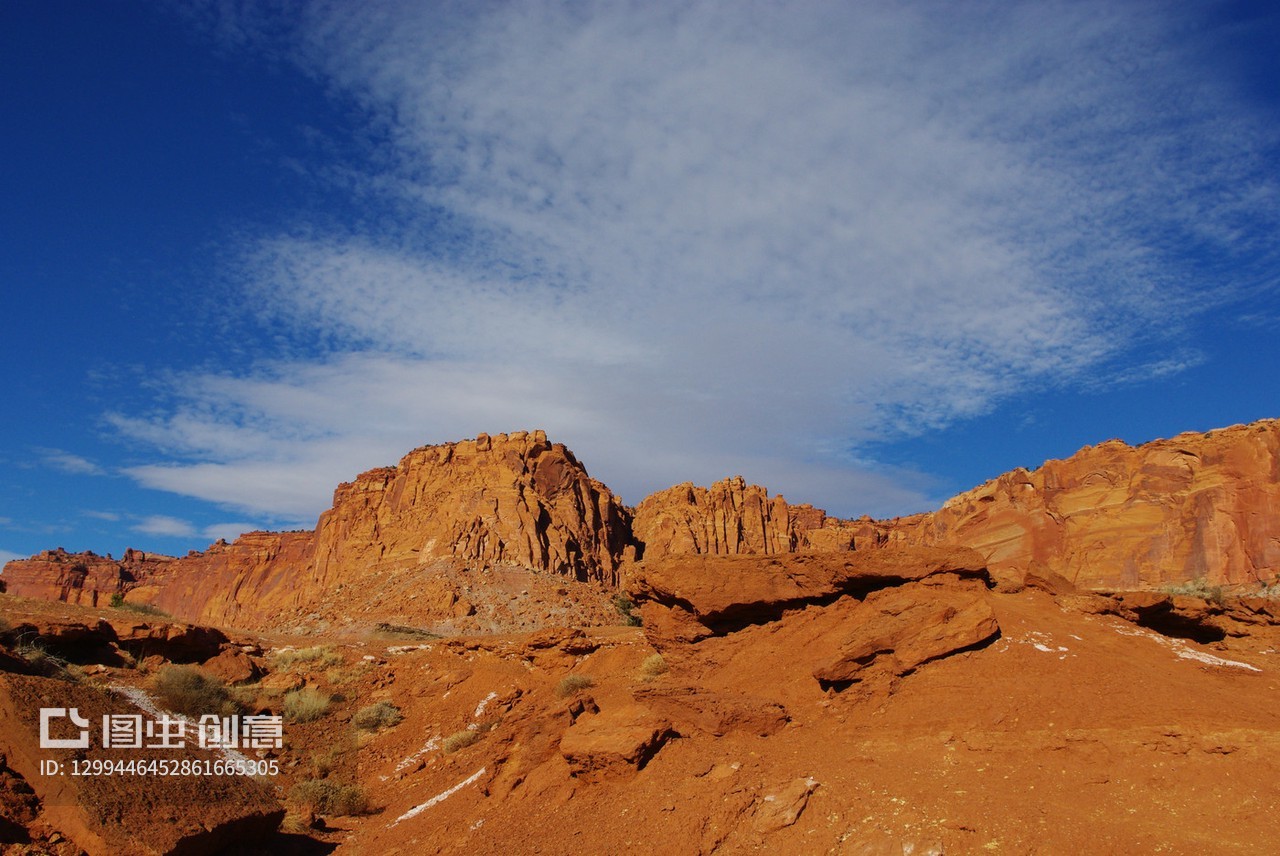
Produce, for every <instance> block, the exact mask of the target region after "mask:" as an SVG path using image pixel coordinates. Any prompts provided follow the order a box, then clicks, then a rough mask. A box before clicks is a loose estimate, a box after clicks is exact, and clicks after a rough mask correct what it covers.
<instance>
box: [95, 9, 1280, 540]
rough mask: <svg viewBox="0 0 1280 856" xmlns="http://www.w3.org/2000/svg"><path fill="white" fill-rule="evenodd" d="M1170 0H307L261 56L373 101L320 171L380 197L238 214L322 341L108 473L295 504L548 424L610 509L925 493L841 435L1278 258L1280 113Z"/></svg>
mask: <svg viewBox="0 0 1280 856" xmlns="http://www.w3.org/2000/svg"><path fill="white" fill-rule="evenodd" d="M210 8H213V7H210ZM1160 9H1161V11H1160V13H1159V14H1153V13H1151V11H1150V10H1149V9H1147V8H1145V7H1135V6H1132V5H1124V4H1104V3H1087V2H1086V3H1076V2H1073V3H1065V2H1064V3H1041V2H1037V3H1026V4H989V5H981V6H973V5H971V4H967V5H965V6H957V7H951V8H939V7H938V6H936V5H932V4H928V5H926V4H916V3H896V4H895V3H889V4H875V5H871V4H843V3H831V4H821V3H814V4H785V5H784V4H772V3H760V4H737V3H735V4H715V3H708V4H696V5H693V6H688V5H685V4H666V3H652V4H635V5H623V4H593V3H585V4H580V3H574V4H559V3H550V2H548V3H532V4H512V5H504V6H492V7H491V6H486V7H485V8H484V9H483V10H477V9H475V8H473V7H471V6H457V7H454V6H450V7H446V8H441V7H440V6H438V5H435V4H432V5H430V6H423V5H420V4H398V3H388V4H382V5H379V6H377V7H374V8H369V7H366V6H359V7H357V6H352V5H350V4H343V3H316V4H308V6H307V8H306V11H305V13H304V14H303V15H302V16H301V17H300V19H299V20H301V21H302V23H301V24H300V25H299V26H297V27H296V28H295V29H293V30H292V32H290V33H288V35H287V36H286V37H285V40H284V41H283V42H274V43H272V46H271V47H272V49H273V50H277V51H282V50H283V51H288V52H291V55H292V56H293V57H294V58H295V59H296V61H298V62H299V63H301V64H302V65H303V66H304V67H305V68H307V69H308V70H309V71H311V72H312V73H315V74H317V75H320V76H322V77H324V78H325V79H326V80H328V81H329V82H330V83H331V84H332V85H334V86H335V87H336V88H337V89H339V90H341V91H343V92H345V93H346V94H348V95H349V96H352V97H354V98H356V99H357V100H358V101H360V103H362V104H363V105H364V107H365V108H366V109H367V110H368V112H369V115H370V117H371V122H372V123H373V124H374V125H375V126H376V127H377V128H378V130H379V132H380V134H381V137H380V139H383V140H384V141H385V142H384V145H383V148H382V149H380V150H379V151H378V152H377V156H376V158H375V159H374V162H375V163H376V164H377V165H378V167H377V168H376V169H373V168H369V167H367V166H365V167H359V168H357V167H356V166H355V165H351V164H331V165H328V166H329V167H330V168H331V169H333V170H334V171H335V172H336V171H341V170H346V172H347V174H346V178H345V179H344V180H346V181H348V182H352V183H353V184H354V186H356V187H357V188H358V190H359V192H360V193H361V194H363V195H362V196H361V197H360V198H361V200H363V201H368V200H381V204H382V205H384V206H385V207H386V208H387V210H389V211H394V212H395V217H394V218H391V219H390V220H389V221H388V222H393V223H395V224H396V225H394V226H393V227H389V228H383V229H382V230H380V231H379V232H378V233H377V234H371V233H367V232H361V231H360V230H357V229H350V230H347V231H338V232H335V231H332V230H324V229H321V228H320V227H319V226H318V225H316V224H310V225H304V226H303V227H299V228H298V229H294V230H287V231H286V230H282V231H281V232H279V233H277V234H272V235H267V236H264V237H262V238H261V239H259V240H256V241H253V242H251V243H250V244H249V245H248V246H247V247H246V249H245V252H244V255H243V263H242V266H241V267H240V269H239V270H238V271H237V272H236V275H237V276H239V277H240V279H241V282H242V285H243V288H244V292H245V294H246V296H247V297H248V299H249V300H250V301H251V305H253V306H256V307H257V309H258V311H259V313H260V315H261V317H262V318H263V319H265V320H267V321H269V322H271V323H273V324H279V323H283V324H284V325H286V327H288V328H289V329H292V330H294V331H296V332H297V333H298V334H299V335H300V336H303V337H306V338H308V339H309V340H310V341H312V342H314V343H317V346H318V350H317V351H316V352H315V354H314V356H313V358H311V359H293V360H290V361H278V362H274V363H270V364H265V363H264V364H262V365H260V366H259V367H258V368H257V369H256V370H255V371H254V372H253V373H250V374H245V375H238V376H230V375H197V376H188V377H183V378H179V379H177V380H176V382H175V384H174V387H173V392H174V394H175V396H176V400H175V403H174V405H173V406H172V407H171V408H169V409H168V410H167V411H166V412H164V413H161V414H158V415H152V416H149V417H145V418H140V417H138V416H136V415H135V416H123V415H116V416H114V417H113V420H114V424H115V425H116V426H117V427H118V428H119V429H120V430H121V431H122V432H124V433H125V434H128V435H130V436H132V437H135V438H139V439H143V440H146V441H148V442H151V443H153V444H154V445H155V446H156V447H157V448H158V449H162V450H164V451H165V452H166V453H167V455H168V460H166V461H164V462H160V463H154V464H149V465H143V466H138V467H135V468H133V469H131V470H130V471H129V473H130V474H131V475H132V476H133V477H134V478H136V479H138V480H139V481H140V482H142V483H143V484H146V485H148V486H152V487H158V488H162V489H165V490H172V491H177V492H181V493H187V494H190V495H194V496H199V497H202V498H205V499H211V500H214V501H218V502H222V503H225V504H229V505H233V506H236V507H239V508H242V509H246V510H250V511H253V512H256V513H275V514H284V515H294V516H296V517H298V518H299V519H307V518H308V517H310V516H313V515H314V514H315V513H316V512H317V511H319V509H320V508H321V507H322V506H323V505H324V504H325V502H326V501H327V497H328V492H329V490H330V489H331V488H332V486H333V484H334V483H335V482H336V481H337V480H338V479H340V478H350V477H351V476H352V475H353V474H354V473H355V472H356V471H358V470H360V469H363V468H365V467H368V466H373V465H378V464H383V463H387V462H389V461H393V460H395V458H396V457H397V456H398V455H399V454H400V453H402V452H403V451H405V450H407V449H408V448H410V447H412V446H415V445H418V444H420V443H423V442H436V441H442V440H447V439H452V438H457V437H464V436H473V435H474V434H475V433H476V432H478V431H482V430H485V431H495V430H504V429H515V428H525V427H534V426H540V427H545V428H547V429H548V430H549V431H551V432H552V433H553V436H555V437H556V438H559V439H563V440H564V441H566V442H568V443H569V444H570V445H571V446H573V447H574V448H575V450H577V451H578V452H579V454H580V455H581V456H582V457H583V458H584V459H585V460H586V461H587V462H588V464H591V465H593V466H594V467H595V468H596V470H597V471H596V472H595V475H597V476H598V477H602V478H604V479H605V480H606V481H607V482H608V483H610V484H611V485H613V486H615V487H616V488H618V489H620V490H622V492H623V494H624V496H626V497H627V498H628V499H630V500H632V501H634V500H636V499H638V498H639V497H640V496H642V495H643V493H644V492H647V491H648V490H652V489H654V488H658V487H663V486H666V485H667V484H670V483H672V482H675V481H680V480H684V479H686V478H692V479H695V480H702V481H707V480H710V479H713V478H717V477H721V476H724V475H728V474H731V473H736V472H742V473H743V474H745V475H747V476H748V477H751V478H753V479H757V480H760V481H764V482H766V483H768V484H770V485H771V486H772V487H774V488H775V489H780V490H783V491H784V492H786V493H788V494H789V495H791V496H792V497H793V498H795V499H808V500H812V501H815V502H819V503H823V504H827V505H828V506H829V507H832V508H834V509H836V510H839V511H841V512H843V513H854V512H861V511H864V510H865V511H873V512H879V513H888V512H892V511H899V510H906V509H908V508H910V507H919V506H921V505H922V504H924V503H925V502H926V501H927V500H926V496H927V492H928V484H927V482H926V481H923V480H921V479H916V481H915V482H914V483H910V482H908V483H909V484H910V486H908V487H902V486H901V485H902V483H903V481H902V478H901V476H902V475H903V474H900V473H886V472H881V471H877V470H875V469H868V468H867V467H866V466H865V465H863V464H862V463H861V462H859V461H858V460H857V459H856V457H854V451H855V450H856V449H857V448H858V446H859V445H860V444H862V443H865V442H866V441H867V440H869V439H871V438H873V437H883V436H886V435H893V434H906V433H911V432H918V431H923V430H930V429H933V428H937V427H939V426H944V425H946V424H948V423H950V422H952V421H954V420H957V419H963V418H965V417H968V416H972V415H975V414H981V413H984V412H988V411H989V410H990V409H991V408H992V407H994V406H997V405H998V404H999V403H1000V402H1001V401H1003V400H1007V399H1008V398H1009V397H1010V396H1014V395H1016V394H1017V393H1018V392H1019V391H1021V390H1024V389H1027V388H1029V387H1033V386H1034V387H1038V388H1043V387H1044V386H1046V385H1048V386H1052V385H1057V384H1063V385H1086V386H1087V385H1090V384H1094V383H1097V382H1099V381H1098V380H1097V376H1098V375H1099V373H1101V376H1102V378H1103V380H1102V381H1101V382H1103V383H1106V382H1126V381H1128V380H1130V379H1131V376H1132V369H1131V366H1132V365H1133V364H1135V363H1146V364H1152V365H1155V366H1156V367H1157V368H1158V369H1159V370H1160V371H1165V372H1172V371H1177V370H1178V369H1179V367H1180V366H1181V365H1185V364H1186V363H1187V360H1184V359H1182V358H1178V359H1175V360H1164V361H1163V362H1159V359H1160V358H1159V357H1153V356H1151V354H1150V353H1148V350H1149V348H1148V346H1150V345H1152V344H1153V343H1157V344H1161V345H1163V344H1164V343H1167V342H1170V341H1177V340H1178V338H1179V337H1180V336H1181V335H1183V331H1184V326H1183V325H1184V324H1185V323H1186V322H1187V321H1188V320H1189V319H1191V318H1193V317H1194V316H1195V314H1196V313H1198V312H1201V311H1204V310H1205V309H1206V308H1211V307H1214V306H1220V305H1222V304H1224V303H1228V302H1230V301H1233V300H1237V299H1239V298H1240V297H1241V296H1243V295H1248V294H1250V293H1253V292H1254V291H1256V290H1257V289H1259V288H1264V287H1270V286H1272V285H1273V284H1274V280H1273V278H1272V277H1273V274H1272V273H1271V271H1273V270H1274V269H1275V267H1274V264H1273V263H1274V261H1275V250H1274V249H1273V241H1272V240H1271V236H1273V235H1274V234H1275V231H1276V227H1277V225H1280V224H1277V219H1278V218H1277V213H1276V212H1277V211H1280V205H1277V204H1276V203H1277V201H1280V195H1278V194H1277V186H1276V183H1275V181H1274V180H1273V179H1272V178H1271V177H1270V172H1269V171H1268V169H1267V168H1266V166H1265V163H1264V160H1263V154H1262V153H1263V152H1264V151H1265V150H1266V149H1267V148H1268V147H1269V146H1272V145H1274V143H1275V141H1276V140H1275V135H1274V133H1273V131H1272V130H1271V129H1270V127H1269V126H1268V125H1267V124H1266V123H1264V122H1260V121H1258V120H1256V119H1255V118H1254V117H1253V115H1252V113H1251V111H1250V109H1249V106H1248V105H1247V104H1246V103H1244V101H1243V96H1241V95H1240V94H1238V93H1236V92H1235V91H1233V90H1232V89H1231V88H1230V85H1229V83H1228V82H1227V81H1226V80H1225V79H1224V78H1222V77H1221V76H1220V75H1218V74H1217V72H1216V70H1215V69H1214V68H1213V67H1211V66H1210V65H1207V64H1206V62H1205V61H1204V57H1205V55H1206V51H1207V50H1208V49H1209V47H1210V46H1211V45H1210V43H1209V42H1208V41H1207V39H1208V38H1209V36H1206V34H1205V33H1204V32H1203V28H1202V27H1201V26H1200V24H1199V23H1198V22H1197V21H1196V20H1194V18H1193V16H1194V15H1195V14H1196V12H1195V10H1189V9H1187V8H1184V7H1183V6H1180V5H1173V4H1170V5H1168V6H1161V7H1160ZM221 20H222V23H221V24H220V26H221V28H222V30H223V32H224V33H232V34H234V35H235V40H236V41H237V42H238V43H241V44H245V43H254V38H255V35H254V34H255V32H258V31H257V30H255V27H257V26H259V24H260V23H261V22H254V21H250V20H246V19H243V18H223V19H221ZM272 32H273V33H275V35H276V36H279V31H278V30H272ZM257 38H258V39H259V41H258V42H257V44H259V45H262V44H263V42H262V41H261V39H262V38H263V37H262V36H261V33H260V32H258V35H257ZM282 46H283V47H282ZM380 222H381V221H380ZM1227 269H1229V270H1230V271H1231V275H1230V276H1217V277H1214V278H1212V279H1211V280H1210V279H1207V278H1206V277H1205V273H1206V271H1211V270H1212V271H1221V270H1227ZM1206 282H1212V283H1213V284H1212V285H1206ZM1166 350H1167V349H1166ZM1183 352H1185V353H1190V351H1188V350H1186V349H1182V350H1180V351H1179V353H1183Z"/></svg>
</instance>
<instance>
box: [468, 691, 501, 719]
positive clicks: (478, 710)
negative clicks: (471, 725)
mask: <svg viewBox="0 0 1280 856" xmlns="http://www.w3.org/2000/svg"><path fill="white" fill-rule="evenodd" d="M497 697H498V694H497V693H496V692H491V693H489V694H488V695H487V696H485V697H484V698H482V699H481V700H480V703H479V704H478V705H476V712H475V714H474V715H473V718H475V719H479V718H480V717H481V716H482V715H483V714H484V709H485V708H486V707H488V706H489V702H491V701H493V700H494V699H495V698H497Z"/></svg>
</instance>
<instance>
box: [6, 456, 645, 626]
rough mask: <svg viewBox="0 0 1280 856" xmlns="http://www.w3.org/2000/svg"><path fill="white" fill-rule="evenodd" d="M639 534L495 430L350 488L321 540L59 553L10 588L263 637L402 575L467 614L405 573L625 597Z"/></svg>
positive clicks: (556, 460)
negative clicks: (109, 603)
mask: <svg viewBox="0 0 1280 856" xmlns="http://www.w3.org/2000/svg"><path fill="white" fill-rule="evenodd" d="M630 532H631V529H630V512H629V511H628V510H627V509H626V507H624V506H623V505H622V504H621V502H619V501H618V500H617V498H616V497H614V496H613V494H612V493H610V492H609V490H608V488H606V487H604V486H603V485H601V484H600V483H599V482H597V481H595V480H594V479H592V478H591V477H590V476H589V475H588V474H587V471H586V469H585V468H584V467H583V466H582V464H581V463H579V462H578V460H577V459H576V458H575V457H574V456H573V453H572V452H570V451H569V450H568V449H567V448H565V447H564V446H563V445H562V444H559V443H550V442H548V441H547V438H546V434H545V433H543V432H542V431H534V432H523V431H521V432H513V433H511V434H509V435H508V434H497V435H495V436H492V437H490V436H488V435H484V434H482V435H480V436H479V437H477V438H476V439H474V440H464V441H462V442H458V443H447V444H443V445H439V446H427V447H423V448H420V449H415V450H414V451H412V452H410V453H409V454H408V455H406V456H405V457H404V458H403V459H402V460H401V461H400V463H399V465H398V466H395V467H385V468H381V469H376V470H371V471H369V472H366V473H363V474H361V475H360V476H359V477H358V478H356V480H355V481H354V482H350V483H345V484H342V485H339V486H338V488H337V490H336V491H335V492H334V500H333V507H332V508H330V509H329V510H328V511H326V512H324V514H322V515H321V516H320V520H319V522H318V523H317V524H316V528H315V530H314V531H310V532H308V531H304V532H250V533H247V534H245V535H243V536H241V537H240V538H238V539H237V540H236V541H235V542H234V543H232V544H226V543H224V542H219V543H217V544H214V545H213V546H211V547H210V548H209V549H208V550H206V551H205V552H203V553H192V554H191V555H189V556H185V557H182V558H179V559H170V558H169V557H161V558H158V559H157V558H155V557H151V558H146V557H142V554H140V553H137V552H136V551H129V553H127V554H126V558H125V560H123V561H115V560H112V559H110V558H104V557H98V556H95V555H94V554H91V553H82V554H69V553H66V552H65V551H48V552H46V553H42V554H40V555H38V556H36V557H33V558H32V559H27V560H22V561H16V562H10V563H9V564H8V565H6V567H5V574H4V581H5V584H6V587H7V590H8V592H9V593H11V594H17V595H22V596H27V597H40V598H46V599H53V600H72V601H75V602H79V601H81V600H84V602H86V603H89V602H92V601H93V600H94V599H96V598H98V597H100V596H101V595H102V594H108V595H109V594H112V593H116V592H122V593H124V592H127V593H128V595H129V600H134V601H139V602H144V603H151V604H153V605H155V606H157V607H159V608H161V609H163V610H165V611H166V612H169V613H171V614H173V615H175V616H180V617H183V618H186V619H190V620H197V621H202V622H206V623H211V624H220V625H229V626H240V627H246V628H252V627H263V626H271V625H273V624H274V623H275V622H277V621H278V620H281V618H282V617H284V616H299V615H303V614H305V613H307V611H308V610H314V609H318V608H320V607H321V606H323V605H325V604H328V605H329V606H331V607H332V606H333V605H334V604H335V603H339V602H340V601H342V600H343V599H344V598H345V599H346V602H347V603H351V602H352V592H356V593H358V594H367V593H368V592H369V590H370V589H376V588H377V587H378V586H381V585H386V583H387V581H388V579H389V578H391V577H393V576H397V575H398V577H399V579H400V583H401V584H402V587H412V588H413V589H414V590H413V591H409V592H407V593H406V594H405V595H404V598H405V599H412V598H417V597H418V596H419V595H420V594H421V595H423V598H422V602H421V603H420V604H416V606H421V607H422V609H420V610H418V611H419V612H428V613H429V612H430V611H431V609H432V608H433V607H439V609H438V610H437V611H439V612H441V613H442V614H458V613H465V612H466V611H467V606H466V604H465V602H464V601H463V599H462V598H461V597H460V596H459V594H458V593H457V592H456V591H454V590H453V589H452V588H451V587H450V586H445V585H434V586H433V585H430V584H428V583H427V581H425V580H418V581H416V582H415V581H413V580H412V579H409V580H405V577H406V575H408V576H410V577H412V576H413V575H414V572H415V571H417V570H418V569H420V568H422V569H428V566H431V567H433V568H436V567H445V566H448V567H453V568H456V567H462V568H469V569H471V570H486V569H488V568H489V567H490V566H492V565H495V564H504V565H514V566H520V567H524V568H529V569H533V570H536V571H542V572H547V573H549V574H552V575H558V576H561V577H567V578H570V579H575V580H579V581H587V580H590V581H593V582H597V583H600V584H602V585H604V586H606V587H612V586H615V585H616V584H617V571H618V567H619V565H620V564H621V563H622V561H623V559H624V558H626V557H627V556H632V555H634V549H633V548H631V547H630ZM144 559H145V561H144ZM417 576H420V577H429V576H431V574H429V573H427V574H418V575H417ZM437 582H438V581H437ZM330 611H332V610H330Z"/></svg>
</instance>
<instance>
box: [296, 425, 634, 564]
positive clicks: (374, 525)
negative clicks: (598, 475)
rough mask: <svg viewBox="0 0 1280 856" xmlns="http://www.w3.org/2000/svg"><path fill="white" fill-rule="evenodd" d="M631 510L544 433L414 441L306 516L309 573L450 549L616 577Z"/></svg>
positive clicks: (466, 556)
mask: <svg viewBox="0 0 1280 856" xmlns="http://www.w3.org/2000/svg"><path fill="white" fill-rule="evenodd" d="M629 518H630V515H629V514H628V513H627V510H626V509H625V507H624V506H623V505H622V503H621V502H619V501H618V500H617V498H616V497H614V495H613V494H612V493H610V492H609V489H608V488H606V487H605V486H604V485H602V484H600V483H599V482H597V481H595V480H594V479H592V478H591V477H590V476H588V475H587V471H586V469H585V468H584V467H583V466H582V464H580V463H579V462H578V459H577V458H575V457H574V456H573V453H572V452H570V451H569V450H568V449H567V448H565V446H564V445H563V444H560V443H554V444H553V443H549V442H547V437H546V434H545V433H543V432H542V431H534V432H532V433H526V432H523V431H520V432H515V433H512V434H510V435H506V434H498V435H496V436H493V437H490V436H488V435H487V434H481V435H480V436H479V437H478V438H476V439H475V440H467V441H463V442H461V443H447V444H444V445H441V446H427V447H424V448H421V449H415V450H414V451H412V452H410V453H409V454H408V455H406V456H405V457H404V459H403V460H401V461H400V464H399V466H397V467H394V468H391V467H388V468H386V469H379V470H371V471H370V472H367V473H364V474H363V475H361V476H360V477H359V478H357V479H356V480H355V481H354V482H351V483H347V484H343V485H339V487H338V489H337V491H335V492H334V496H333V508H332V509H330V510H329V511H326V512H325V513H324V514H322V515H321V516H320V522H319V524H318V525H317V526H316V558H315V564H314V581H315V582H316V583H317V584H319V585H326V584H330V583H332V582H333V581H334V580H337V579H339V578H341V577H342V576H343V575H344V573H346V569H348V568H351V567H358V566H362V565H369V564H371V563H374V562H382V561H393V560H408V561H413V562H416V563H418V564H426V563H427V562H429V561H432V560H434V559H443V558H452V559H460V560H462V561H464V562H468V563H472V564H474V565H476V566H483V565H485V564H492V563H509V564H516V565H522V566H524V567H529V568H534V569H537V570H541V571H549V572H551V573H556V574H561V575H564V576H568V577H572V578H576V579H579V580H595V581H597V582H601V583H604V584H606V585H613V584H615V583H616V571H617V568H618V565H619V564H620V563H621V562H622V559H623V557H624V554H625V553H626V550H627V546H628V544H629V543H630V525H629V524H630V519H629Z"/></svg>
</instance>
